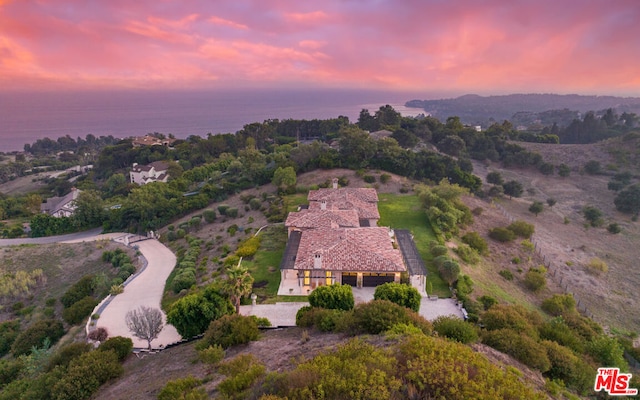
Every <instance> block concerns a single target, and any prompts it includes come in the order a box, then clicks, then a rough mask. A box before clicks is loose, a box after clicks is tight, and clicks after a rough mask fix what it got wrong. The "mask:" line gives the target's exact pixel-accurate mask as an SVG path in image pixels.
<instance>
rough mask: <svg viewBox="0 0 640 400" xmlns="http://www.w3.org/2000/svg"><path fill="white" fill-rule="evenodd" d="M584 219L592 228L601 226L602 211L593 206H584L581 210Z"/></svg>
mask: <svg viewBox="0 0 640 400" xmlns="http://www.w3.org/2000/svg"><path fill="white" fill-rule="evenodd" d="M582 214H583V215H584V219H586V220H587V221H588V222H589V224H590V225H591V226H593V227H598V226H600V225H602V222H603V221H602V211H600V210H599V209H597V208H596V207H593V206H586V207H584V208H583V209H582Z"/></svg>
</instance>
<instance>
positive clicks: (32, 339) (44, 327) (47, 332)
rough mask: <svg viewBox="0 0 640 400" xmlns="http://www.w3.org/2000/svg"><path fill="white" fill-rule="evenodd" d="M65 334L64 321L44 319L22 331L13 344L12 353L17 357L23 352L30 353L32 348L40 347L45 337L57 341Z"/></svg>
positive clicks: (53, 341)
mask: <svg viewBox="0 0 640 400" xmlns="http://www.w3.org/2000/svg"><path fill="white" fill-rule="evenodd" d="M62 335H64V328H63V327H62V322H60V321H57V320H55V319H43V320H40V321H37V322H35V323H33V324H32V325H31V326H29V327H28V328H27V329H25V330H24V331H22V332H20V334H18V336H17V337H16V339H15V341H14V342H13V345H12V346H11V353H12V354H13V355H14V356H15V357H17V356H20V355H22V354H29V353H30V352H31V348H33V347H35V348H39V347H41V346H42V344H43V343H44V341H45V339H47V338H48V339H49V340H50V341H51V343H52V344H53V343H55V342H57V341H58V339H60V338H61V337H62Z"/></svg>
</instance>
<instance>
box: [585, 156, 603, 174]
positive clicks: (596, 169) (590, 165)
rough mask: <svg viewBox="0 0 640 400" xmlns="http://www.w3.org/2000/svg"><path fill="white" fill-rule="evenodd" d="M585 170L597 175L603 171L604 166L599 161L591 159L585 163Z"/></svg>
mask: <svg viewBox="0 0 640 400" xmlns="http://www.w3.org/2000/svg"><path fill="white" fill-rule="evenodd" d="M584 172H586V173H587V174H589V175H597V174H599V173H600V172H602V166H601V165H600V163H599V162H598V161H595V160H591V161H588V162H587V163H586V164H585V165H584Z"/></svg>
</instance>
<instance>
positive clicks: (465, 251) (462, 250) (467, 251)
mask: <svg viewBox="0 0 640 400" xmlns="http://www.w3.org/2000/svg"><path fill="white" fill-rule="evenodd" d="M453 251H455V253H456V254H457V255H458V256H459V257H460V258H461V259H462V261H464V262H466V263H469V264H475V263H477V262H478V261H480V256H479V255H478V252H477V251H475V250H474V249H472V248H471V247H469V245H467V244H461V245H460V246H458V247H456V248H455V249H454V250H453Z"/></svg>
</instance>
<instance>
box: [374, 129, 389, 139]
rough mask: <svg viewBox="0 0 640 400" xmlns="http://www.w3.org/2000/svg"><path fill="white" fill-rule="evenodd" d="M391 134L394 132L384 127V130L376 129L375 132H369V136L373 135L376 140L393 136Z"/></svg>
mask: <svg viewBox="0 0 640 400" xmlns="http://www.w3.org/2000/svg"><path fill="white" fill-rule="evenodd" d="M391 135H393V132H391V131H388V130H386V129H382V130H379V131H375V132H370V133H369V136H371V137H372V138H374V139H376V140H380V139H384V138H388V137H391Z"/></svg>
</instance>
